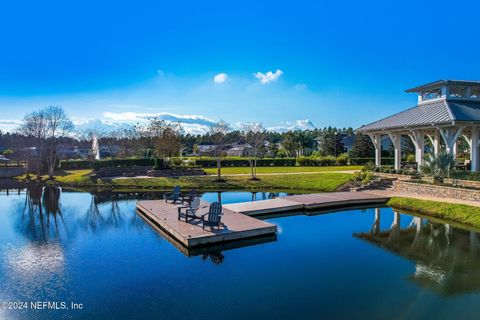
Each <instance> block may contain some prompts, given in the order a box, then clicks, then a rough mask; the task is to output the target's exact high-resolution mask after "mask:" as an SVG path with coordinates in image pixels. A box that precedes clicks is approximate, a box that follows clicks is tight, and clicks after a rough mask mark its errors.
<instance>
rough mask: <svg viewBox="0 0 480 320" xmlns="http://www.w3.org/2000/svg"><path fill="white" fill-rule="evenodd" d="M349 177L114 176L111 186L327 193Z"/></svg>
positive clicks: (341, 175) (314, 175) (338, 175)
mask: <svg viewBox="0 0 480 320" xmlns="http://www.w3.org/2000/svg"><path fill="white" fill-rule="evenodd" d="M350 177H351V174H348V173H319V174H304V175H302V174H298V175H269V176H262V177H261V179H260V181H251V180H250V177H248V176H234V177H233V176H230V177H224V178H225V182H216V181H215V178H214V177H211V176H195V177H178V178H149V179H146V178H128V179H114V180H113V181H112V185H113V186H115V187H120V188H121V187H127V188H135V187H147V188H148V187H151V188H152V187H153V188H158V189H161V188H164V189H165V188H166V189H169V188H172V187H173V186H175V185H180V186H181V187H183V188H197V189H203V190H255V189H282V190H288V189H290V190H293V189H296V190H305V191H307V190H311V191H321V192H329V191H335V190H336V189H337V188H338V187H340V186H341V185H343V184H344V183H346V182H347V181H348V179H349V178H350Z"/></svg>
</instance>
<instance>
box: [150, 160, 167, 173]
mask: <svg viewBox="0 0 480 320" xmlns="http://www.w3.org/2000/svg"><path fill="white" fill-rule="evenodd" d="M165 167H166V166H165V161H163V159H160V158H155V160H154V164H153V170H162V169H165Z"/></svg>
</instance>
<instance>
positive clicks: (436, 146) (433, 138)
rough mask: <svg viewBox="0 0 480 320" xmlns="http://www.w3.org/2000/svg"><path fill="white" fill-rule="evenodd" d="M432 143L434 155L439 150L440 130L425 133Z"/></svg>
mask: <svg viewBox="0 0 480 320" xmlns="http://www.w3.org/2000/svg"><path fill="white" fill-rule="evenodd" d="M427 137H428V139H430V142H431V143H432V145H433V153H434V154H435V155H436V154H438V152H439V151H440V132H438V130H435V131H434V132H433V133H432V134H429V135H427Z"/></svg>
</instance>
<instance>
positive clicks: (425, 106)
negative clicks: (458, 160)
mask: <svg viewBox="0 0 480 320" xmlns="http://www.w3.org/2000/svg"><path fill="white" fill-rule="evenodd" d="M406 92H415V93H417V94H418V105H417V106H415V107H413V108H410V109H407V110H405V111H402V112H400V113H397V114H394V115H392V116H390V117H387V118H384V119H381V120H378V121H375V122H373V123H370V124H368V125H365V126H362V127H360V128H359V129H357V131H358V132H361V133H365V134H368V135H369V136H370V137H371V139H372V141H373V144H374V145H375V164H376V165H377V166H380V165H381V140H382V137H383V136H388V137H389V138H390V139H391V141H392V144H393V146H394V148H395V169H400V159H401V139H402V136H408V137H410V139H412V141H413V144H414V145H415V150H416V151H415V159H416V162H417V163H418V164H421V163H422V162H423V157H424V149H425V138H428V139H429V141H430V142H431V143H432V145H433V150H434V152H435V153H437V152H438V151H439V150H440V148H441V144H443V145H444V147H445V150H446V151H447V152H449V153H452V154H453V155H454V156H456V149H457V140H458V139H459V138H463V139H465V140H466V141H467V143H468V145H469V148H470V161H471V170H472V171H477V170H478V169H479V155H478V143H479V128H480V82H477V81H455V80H440V81H435V82H432V83H429V84H426V85H422V86H419V87H416V88H412V89H409V90H407V91H406ZM442 142H443V143H442Z"/></svg>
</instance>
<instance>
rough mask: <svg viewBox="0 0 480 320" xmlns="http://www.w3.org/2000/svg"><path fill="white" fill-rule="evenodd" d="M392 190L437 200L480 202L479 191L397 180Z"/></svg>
mask: <svg viewBox="0 0 480 320" xmlns="http://www.w3.org/2000/svg"><path fill="white" fill-rule="evenodd" d="M392 190H393V191H395V192H398V193H400V194H405V195H419V196H428V197H436V198H453V199H459V200H469V201H480V191H479V190H472V189H465V188H457V187H446V186H436V185H432V184H426V183H415V182H408V181H399V180H397V181H394V182H393V189H392Z"/></svg>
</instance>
